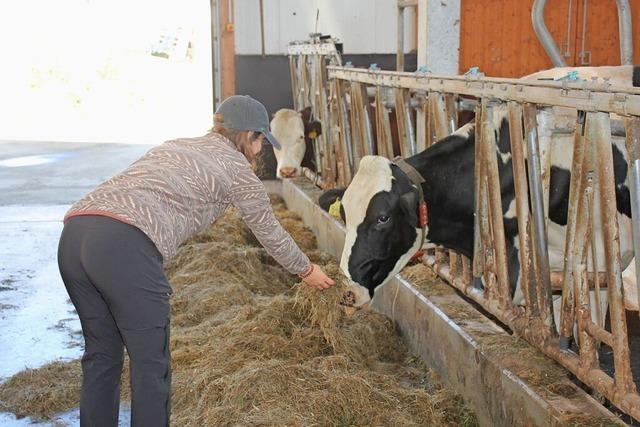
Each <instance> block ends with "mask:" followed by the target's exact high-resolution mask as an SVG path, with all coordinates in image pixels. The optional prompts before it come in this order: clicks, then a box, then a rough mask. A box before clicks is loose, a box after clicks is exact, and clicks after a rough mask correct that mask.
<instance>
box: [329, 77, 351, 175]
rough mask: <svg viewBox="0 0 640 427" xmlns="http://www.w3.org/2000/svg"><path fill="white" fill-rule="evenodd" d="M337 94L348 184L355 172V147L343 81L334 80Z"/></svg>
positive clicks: (339, 124) (341, 140)
mask: <svg viewBox="0 0 640 427" xmlns="http://www.w3.org/2000/svg"><path fill="white" fill-rule="evenodd" d="M333 84H334V88H335V94H336V102H337V104H338V126H339V127H340V142H341V144H340V147H341V149H342V150H343V151H342V153H343V154H342V157H343V160H344V161H345V166H346V169H345V172H347V173H346V174H345V181H346V184H348V183H349V182H351V178H352V177H353V172H354V167H355V165H354V162H353V146H352V143H351V127H350V124H349V113H348V112H347V105H346V100H345V99H344V96H343V93H342V84H343V83H342V81H341V80H334V81H333Z"/></svg>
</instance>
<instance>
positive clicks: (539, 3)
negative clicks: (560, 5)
mask: <svg viewBox="0 0 640 427" xmlns="http://www.w3.org/2000/svg"><path fill="white" fill-rule="evenodd" d="M546 4H547V0H535V1H534V2H533V7H532V9H531V22H532V24H533V30H534V31H535V33H536V35H537V36H538V40H540V44H542V47H543V48H544V50H545V51H546V52H547V55H549V58H550V59H551V62H552V63H553V66H554V67H566V66H567V63H566V62H565V61H564V58H562V54H561V53H560V49H558V46H557V45H556V42H555V41H554V40H553V36H552V35H551V33H550V32H549V29H548V28H547V26H546V25H545V23H544V7H545V5H546Z"/></svg>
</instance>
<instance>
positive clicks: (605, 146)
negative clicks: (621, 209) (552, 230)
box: [587, 113, 635, 391]
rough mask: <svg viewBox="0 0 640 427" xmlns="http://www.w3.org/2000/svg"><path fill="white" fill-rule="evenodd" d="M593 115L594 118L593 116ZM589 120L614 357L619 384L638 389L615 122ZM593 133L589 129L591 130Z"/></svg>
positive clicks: (602, 117) (596, 116)
mask: <svg viewBox="0 0 640 427" xmlns="http://www.w3.org/2000/svg"><path fill="white" fill-rule="evenodd" d="M589 119H591V120H589ZM587 120H588V121H587V124H588V125H589V123H593V126H594V136H595V141H594V144H595V158H596V165H597V167H596V170H597V176H598V186H599V190H600V191H599V196H600V215H601V218H602V234H603V240H604V241H603V244H604V256H605V263H606V267H607V269H606V271H607V285H608V290H609V307H610V310H609V313H610V315H611V331H612V333H613V340H614V342H613V344H614V345H613V346H612V348H613V350H614V352H613V361H614V367H615V374H614V378H615V383H616V387H618V388H619V389H620V390H623V391H635V385H634V383H633V376H632V374H631V367H630V363H629V341H628V336H627V322H626V317H625V312H624V303H623V299H622V275H621V274H622V271H621V269H620V244H619V241H620V236H619V230H618V217H617V215H618V212H617V208H616V203H615V202H613V203H612V200H611V197H612V196H613V197H614V198H615V194H616V192H615V181H614V171H613V154H612V150H611V126H610V124H609V115H608V114H606V113H589V115H588V119H587ZM587 137H589V133H587Z"/></svg>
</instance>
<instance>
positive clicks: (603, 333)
mask: <svg viewBox="0 0 640 427" xmlns="http://www.w3.org/2000/svg"><path fill="white" fill-rule="evenodd" d="M585 324H586V326H587V332H588V333H589V335H590V336H592V337H593V338H595V339H597V340H598V341H600V342H603V343H605V344H606V345H608V346H609V347H611V348H613V346H614V338H613V335H612V334H611V332H609V331H607V330H606V329H604V328H602V327H600V326H598V325H596V324H595V323H593V322H592V321H591V317H589V318H587V319H585ZM581 352H582V349H581Z"/></svg>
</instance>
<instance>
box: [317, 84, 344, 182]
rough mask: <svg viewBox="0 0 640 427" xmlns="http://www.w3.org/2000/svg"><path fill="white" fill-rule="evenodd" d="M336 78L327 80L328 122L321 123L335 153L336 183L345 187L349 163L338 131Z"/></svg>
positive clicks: (340, 133)
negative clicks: (328, 135)
mask: <svg viewBox="0 0 640 427" xmlns="http://www.w3.org/2000/svg"><path fill="white" fill-rule="evenodd" d="M337 82H338V80H337V79H336V80H332V81H329V82H328V84H329V123H328V124H326V125H325V124H323V126H324V127H325V129H324V131H325V132H328V133H330V134H331V136H330V138H331V141H332V145H333V148H334V151H335V154H336V166H337V169H338V178H337V183H338V185H339V186H340V187H346V185H347V183H348V182H349V180H348V178H347V176H348V174H349V165H348V161H347V159H346V156H345V149H344V145H345V144H344V138H343V137H342V132H341V131H340V106H339V104H338V95H337V93H336V84H337Z"/></svg>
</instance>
